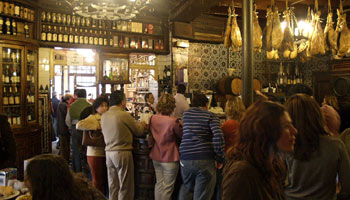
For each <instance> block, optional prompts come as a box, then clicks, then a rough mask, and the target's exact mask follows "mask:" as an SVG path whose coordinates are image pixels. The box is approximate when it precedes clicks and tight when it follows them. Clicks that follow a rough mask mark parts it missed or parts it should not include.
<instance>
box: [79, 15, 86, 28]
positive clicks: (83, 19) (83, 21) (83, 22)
mask: <svg viewBox="0 0 350 200" xmlns="http://www.w3.org/2000/svg"><path fill="white" fill-rule="evenodd" d="M85 22H86V20H85V17H82V18H81V22H80V25H81V26H82V27H84V26H85Z"/></svg>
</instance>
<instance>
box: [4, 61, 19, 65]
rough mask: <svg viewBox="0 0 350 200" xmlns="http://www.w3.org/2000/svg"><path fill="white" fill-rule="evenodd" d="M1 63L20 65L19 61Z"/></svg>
mask: <svg viewBox="0 0 350 200" xmlns="http://www.w3.org/2000/svg"><path fill="white" fill-rule="evenodd" d="M2 64H5V65H21V63H20V62H2Z"/></svg>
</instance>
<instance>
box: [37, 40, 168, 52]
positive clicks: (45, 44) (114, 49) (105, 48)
mask: <svg viewBox="0 0 350 200" xmlns="http://www.w3.org/2000/svg"><path fill="white" fill-rule="evenodd" d="M39 44H40V46H41V47H63V48H88V49H100V50H101V51H103V52H108V53H127V54H129V53H154V54H159V55H167V54H169V51H167V50H155V49H131V48H118V47H110V46H98V45H85V44H70V43H60V42H39Z"/></svg>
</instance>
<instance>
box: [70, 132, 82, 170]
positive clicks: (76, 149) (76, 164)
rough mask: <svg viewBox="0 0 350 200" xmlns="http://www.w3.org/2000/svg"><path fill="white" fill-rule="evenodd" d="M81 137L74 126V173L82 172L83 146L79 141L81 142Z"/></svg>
mask: <svg viewBox="0 0 350 200" xmlns="http://www.w3.org/2000/svg"><path fill="white" fill-rule="evenodd" d="M81 137H82V136H81V135H80V134H79V133H78V132H77V129H76V128H75V125H73V126H72V143H71V144H72V170H73V171H74V172H81V171H82V168H81V158H80V149H79V147H80V146H81V145H80V144H79V141H81Z"/></svg>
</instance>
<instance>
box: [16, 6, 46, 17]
mask: <svg viewBox="0 0 350 200" xmlns="http://www.w3.org/2000/svg"><path fill="white" fill-rule="evenodd" d="M19 15H20V17H21V18H24V7H23V6H21V8H20V10H19ZM45 18H46V14H45Z"/></svg>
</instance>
